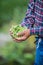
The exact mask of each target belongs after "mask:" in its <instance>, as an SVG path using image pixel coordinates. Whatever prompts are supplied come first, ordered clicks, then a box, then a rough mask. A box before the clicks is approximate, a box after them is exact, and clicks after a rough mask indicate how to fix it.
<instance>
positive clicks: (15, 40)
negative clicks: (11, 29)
mask: <svg viewBox="0 0 43 65" xmlns="http://www.w3.org/2000/svg"><path fill="white" fill-rule="evenodd" d="M13 41H15V42H18V43H20V42H21V41H18V40H16V39H13Z"/></svg>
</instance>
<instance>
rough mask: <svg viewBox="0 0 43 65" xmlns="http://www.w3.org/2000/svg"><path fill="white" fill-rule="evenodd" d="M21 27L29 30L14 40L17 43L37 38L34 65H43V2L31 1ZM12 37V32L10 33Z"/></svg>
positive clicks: (39, 0)
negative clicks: (31, 37) (32, 37)
mask: <svg viewBox="0 0 43 65" xmlns="http://www.w3.org/2000/svg"><path fill="white" fill-rule="evenodd" d="M21 26H26V27H27V29H26V30H24V31H23V32H21V33H18V34H17V35H18V36H20V35H22V37H19V38H14V37H13V39H14V41H16V42H22V41H25V40H26V39H27V38H29V37H30V36H31V35H37V36H36V37H35V38H36V57H35V63H34V65H43V0H30V3H29V4H28V8H27V12H26V16H25V18H24V19H23V21H22V22H21ZM10 34H11V36H12V34H13V33H12V32H11V31H10Z"/></svg>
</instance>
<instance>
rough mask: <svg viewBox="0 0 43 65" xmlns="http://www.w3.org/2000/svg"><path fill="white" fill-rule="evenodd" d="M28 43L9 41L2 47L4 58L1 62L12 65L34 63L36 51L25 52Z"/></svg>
mask: <svg viewBox="0 0 43 65" xmlns="http://www.w3.org/2000/svg"><path fill="white" fill-rule="evenodd" d="M26 43H27V41H25V42H22V43H20V44H18V43H14V42H13V43H11V42H10V43H8V44H7V45H5V46H4V47H3V48H2V49H1V57H3V58H4V59H5V60H4V59H3V60H2V61H1V62H0V64H2V65H3V64H5V63H6V64H10V63H12V65H14V64H15V65H19V64H20V65H28V64H30V65H32V64H33V61H34V53H29V52H28V53H24V51H23V50H24V49H25V47H26Z"/></svg>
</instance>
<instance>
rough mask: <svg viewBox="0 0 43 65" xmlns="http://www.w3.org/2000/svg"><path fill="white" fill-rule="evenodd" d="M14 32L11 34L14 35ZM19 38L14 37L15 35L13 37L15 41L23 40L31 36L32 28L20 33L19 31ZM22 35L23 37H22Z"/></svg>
mask: <svg viewBox="0 0 43 65" xmlns="http://www.w3.org/2000/svg"><path fill="white" fill-rule="evenodd" d="M12 34H13V33H12V32H11V31H10V35H11V36H12ZM17 36H18V37H17V38H14V37H13V36H12V38H13V40H14V41H16V42H22V41H25V40H26V39H27V38H28V37H29V36H30V29H26V30H24V31H23V32H20V33H18V34H17ZM20 36H21V37H20Z"/></svg>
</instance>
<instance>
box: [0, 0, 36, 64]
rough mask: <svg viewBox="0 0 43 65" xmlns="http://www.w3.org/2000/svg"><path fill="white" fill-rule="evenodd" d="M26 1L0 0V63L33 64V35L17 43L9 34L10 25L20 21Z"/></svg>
mask: <svg viewBox="0 0 43 65" xmlns="http://www.w3.org/2000/svg"><path fill="white" fill-rule="evenodd" d="M28 3H29V0H0V65H33V64H34V58H35V44H34V41H35V37H34V36H31V37H30V38H28V39H27V40H26V41H23V42H21V43H17V42H14V41H13V40H12V38H11V36H10V34H9V30H10V28H11V26H12V25H17V24H20V23H21V22H22V20H23V18H24V17H25V13H26V10H27V6H28Z"/></svg>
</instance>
